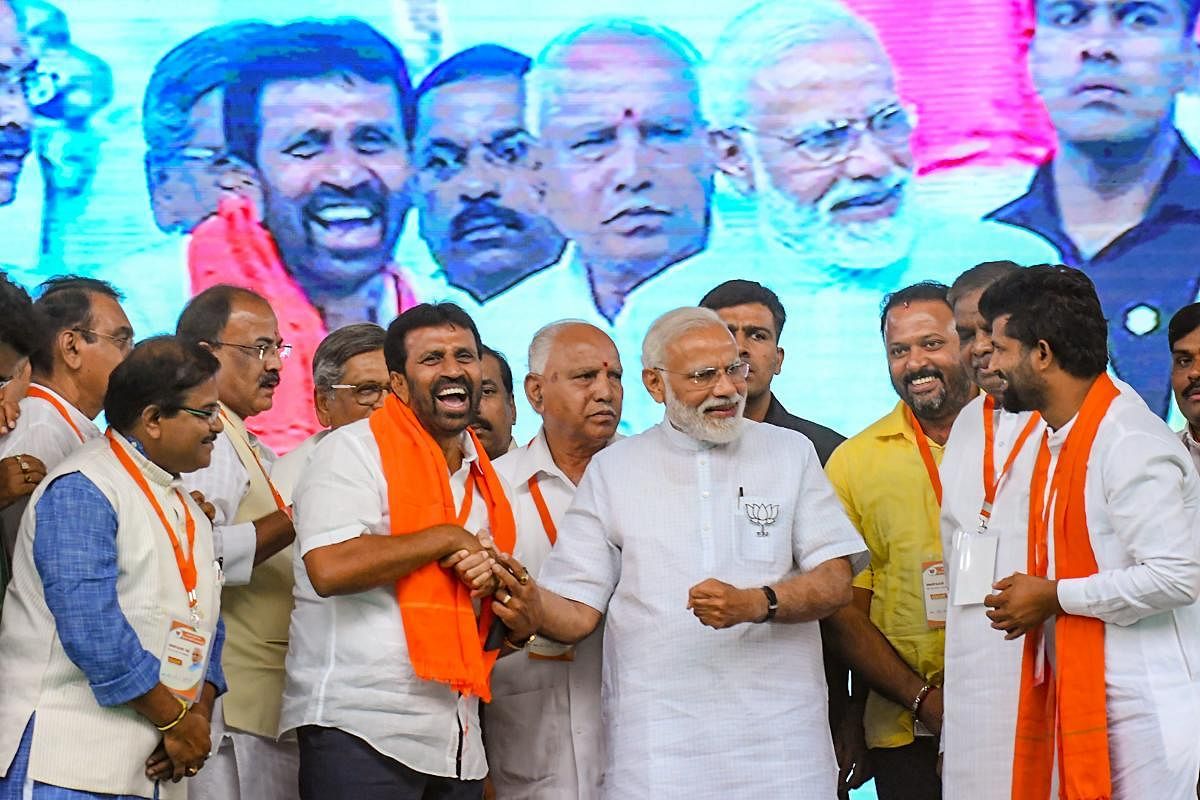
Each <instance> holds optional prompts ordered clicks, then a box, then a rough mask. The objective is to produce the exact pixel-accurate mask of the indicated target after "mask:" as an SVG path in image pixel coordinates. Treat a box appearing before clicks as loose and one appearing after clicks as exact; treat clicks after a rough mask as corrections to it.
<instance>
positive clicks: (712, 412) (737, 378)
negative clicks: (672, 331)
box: [642, 323, 746, 444]
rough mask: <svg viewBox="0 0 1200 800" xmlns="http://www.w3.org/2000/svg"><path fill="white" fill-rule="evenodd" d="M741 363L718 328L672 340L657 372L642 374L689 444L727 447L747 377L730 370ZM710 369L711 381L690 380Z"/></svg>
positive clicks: (736, 430)
mask: <svg viewBox="0 0 1200 800" xmlns="http://www.w3.org/2000/svg"><path fill="white" fill-rule="evenodd" d="M738 363H740V360H739V359H738V347H737V342H735V341H734V340H733V336H732V334H730V333H729V330H728V329H727V328H726V327H725V326H724V325H722V324H720V323H713V324H712V325H708V326H705V327H702V328H694V329H691V330H688V331H687V332H686V333H684V334H681V335H679V336H676V337H675V338H674V339H672V340H671V341H670V342H669V343H668V344H667V346H666V348H665V358H664V363H663V368H662V369H644V370H642V380H643V382H644V383H645V384H646V388H647V390H649V392H650V395H651V396H652V397H653V398H654V399H655V400H657V401H658V402H660V403H664V404H665V405H666V407H667V419H668V420H670V422H671V424H672V425H674V426H675V427H676V428H678V429H679V430H681V431H683V432H684V433H686V434H687V435H689V436H691V437H692V438H694V439H699V440H700V441H704V442H711V443H713V444H727V443H729V442H732V441H733V440H735V439H737V437H738V436H740V435H741V433H742V412H743V411H744V410H745V408H746V378H745V375H744V374H743V373H741V372H737V371H736V370H735V371H734V372H733V374H731V368H732V367H734V366H735V365H736V364H738ZM704 370H715V373H716V376H715V380H714V381H711V382H709V381H702V382H699V383H698V382H697V381H695V380H693V379H692V378H691V377H690V376H692V375H696V374H698V373H700V372H702V371H704Z"/></svg>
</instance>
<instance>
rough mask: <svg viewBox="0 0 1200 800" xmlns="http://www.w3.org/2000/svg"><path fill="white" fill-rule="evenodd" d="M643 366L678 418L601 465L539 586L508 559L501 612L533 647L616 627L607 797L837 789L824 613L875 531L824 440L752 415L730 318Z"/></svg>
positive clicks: (669, 326)
mask: <svg viewBox="0 0 1200 800" xmlns="http://www.w3.org/2000/svg"><path fill="white" fill-rule="evenodd" d="M642 365H643V370H642V382H643V384H644V385H645V387H646V389H647V391H648V392H649V393H650V394H651V396H652V397H653V398H654V399H655V401H656V402H658V403H660V404H663V405H665V406H666V413H665V417H664V419H663V420H662V423H661V424H660V425H658V426H656V427H654V428H651V429H650V430H648V431H646V432H645V433H643V434H640V435H638V436H633V437H630V438H627V439H622V440H621V441H618V442H614V443H612V444H610V445H609V446H607V447H605V448H604V449H603V450H601V451H600V452H599V453H597V454H596V455H595V456H593V457H592V459H591V461H590V462H589V463H588V465H587V470H586V471H585V472H584V473H583V479H582V481H581V482H580V484H579V488H578V490H577V491H576V492H575V498H574V501H573V503H572V505H571V507H570V509H569V510H568V511H567V512H566V514H565V515H564V516H563V518H562V520H561V523H560V525H559V530H558V538H557V542H556V543H555V545H554V548H553V549H552V550H551V552H550V555H549V557H548V558H547V559H546V561H545V563H544V564H543V565H542V568H541V571H540V574H539V576H538V578H537V581H534V580H525V581H524V582H523V581H522V578H523V577H524V576H525V574H526V573H525V572H524V568H523V567H522V566H521V565H520V564H519V563H517V562H515V561H513V560H512V559H510V558H508V557H505V556H503V555H501V556H500V557H499V561H500V562H502V563H499V564H496V565H495V567H494V574H495V575H496V576H497V578H498V579H499V580H500V581H501V583H502V585H503V586H504V587H505V589H507V590H508V591H510V592H512V593H513V597H512V599H511V600H510V601H509V602H508V603H504V604H502V603H495V602H494V603H492V609H493V610H494V611H495V613H496V614H497V615H499V616H500V617H501V619H503V620H504V621H505V622H506V623H507V624H508V625H509V627H510V628H511V635H510V636H509V640H510V642H515V643H518V644H523V643H524V642H525V641H527V640H528V639H529V638H530V636H531V635H532V634H534V633H537V634H540V635H541V636H545V637H547V638H550V639H553V640H554V641H557V642H566V643H571V642H578V641H580V640H582V639H583V638H584V637H586V636H587V635H589V634H590V633H591V632H592V631H593V630H595V629H596V626H597V625H598V624H599V623H600V620H601V617H602V616H603V617H604V619H605V628H604V662H605V663H604V677H603V692H602V701H601V702H602V712H603V713H602V719H603V720H604V739H605V741H604V744H605V749H606V753H605V756H604V761H605V769H604V785H603V789H602V796H603V797H609V798H625V797H692V798H727V797H796V796H806V797H821V798H830V797H833V796H834V783H835V776H836V766H835V763H834V755H833V747H832V744H831V743H830V739H829V728H828V721H827V720H826V695H825V677H824V670H823V668H822V664H821V641H820V635H821V634H820V629H819V626H818V624H817V620H819V619H821V618H823V617H825V616H827V615H829V614H830V613H832V612H834V611H836V610H837V609H838V608H840V607H842V606H843V605H845V604H846V603H848V602H850V580H851V576H852V575H853V573H854V572H855V571H856V569H861V568H862V567H863V566H864V565H865V563H866V551H865V548H864V546H863V542H862V539H861V537H859V535H858V534H857V533H856V532H855V531H854V529H853V528H852V527H851V525H850V523H849V522H848V521H847V519H846V516H845V513H844V512H843V511H842V509H841V508H840V507H839V505H838V502H837V499H836V497H835V495H834V493H833V490H832V489H831V488H830V486H829V481H828V480H827V479H826V478H825V476H824V474H822V472H821V467H820V463H819V462H818V460H817V454H816V451H815V450H814V449H813V446H812V443H811V442H810V441H809V440H808V439H806V438H805V437H804V436H802V435H800V434H799V433H796V432H795V431H790V430H786V429H784V428H778V427H775V426H773V425H763V424H760V423H756V422H750V421H749V420H746V419H744V418H743V416H742V412H743V409H744V407H745V402H746V375H747V372H748V369H749V367H748V365H747V364H746V362H744V361H741V360H740V359H739V358H738V346H737V343H736V342H735V341H734V338H733V335H732V334H730V332H729V329H728V327H727V326H726V324H725V323H724V322H722V321H721V318H720V317H719V316H717V314H716V313H715V312H713V311H711V310H709V309H707V308H695V307H691V308H681V309H676V310H674V311H670V312H668V313H667V314H664V315H663V316H662V317H660V318H659V319H658V320H657V321H655V323H654V324H653V326H652V327H651V328H650V330H649V332H648V333H647V334H646V338H645V342H644V345H643V357H642ZM510 569H511V570H512V571H511V572H510V571H509V570H510ZM514 576H516V577H514ZM539 584H540V585H539ZM710 629H711V630H710ZM525 646H529V645H525Z"/></svg>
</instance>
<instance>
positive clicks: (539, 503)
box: [529, 475, 558, 547]
mask: <svg viewBox="0 0 1200 800" xmlns="http://www.w3.org/2000/svg"><path fill="white" fill-rule="evenodd" d="M529 494H531V495H532V496H533V504H534V505H535V506H536V507H537V512H538V516H539V517H541V518H542V528H543V529H544V530H545V531H546V538H547V539H549V540H550V546H551V547H553V546H554V543H555V542H556V541H558V527H557V526H556V525H555V524H554V518H553V517H551V516H550V509H549V508H548V507H547V506H546V498H545V497H544V496H543V495H542V487H540V486H538V476H537V475H534V476H533V477H531V478H530V479H529Z"/></svg>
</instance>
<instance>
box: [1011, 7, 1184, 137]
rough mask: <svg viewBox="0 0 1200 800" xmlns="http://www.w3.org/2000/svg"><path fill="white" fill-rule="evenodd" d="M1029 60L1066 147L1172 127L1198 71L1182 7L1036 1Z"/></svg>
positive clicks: (1135, 135)
mask: <svg viewBox="0 0 1200 800" xmlns="http://www.w3.org/2000/svg"><path fill="white" fill-rule="evenodd" d="M1036 11H1037V18H1036V25H1035V29H1034V37H1033V40H1032V42H1031V44H1030V49H1029V60H1030V69H1031V72H1032V73H1033V79H1034V83H1035V84H1036V85H1037V89H1038V92H1039V93H1040V94H1041V96H1042V100H1043V101H1044V102H1045V104H1046V108H1047V110H1048V111H1049V112H1050V118H1051V120H1052V121H1053V123H1054V127H1055V129H1056V130H1057V131H1058V135H1059V137H1060V138H1062V139H1063V140H1065V141H1067V142H1079V143H1086V142H1124V141H1136V140H1140V139H1145V138H1147V137H1149V136H1152V135H1153V134H1155V133H1156V132H1157V131H1158V130H1159V129H1161V128H1162V127H1163V126H1167V125H1170V124H1171V118H1172V112H1173V111H1174V108H1175V97H1176V95H1178V94H1179V93H1180V92H1181V91H1183V89H1184V88H1185V87H1186V85H1187V81H1188V79H1189V77H1190V76H1191V75H1193V74H1194V72H1195V70H1196V64H1197V60H1198V59H1197V45H1196V42H1195V41H1194V39H1193V38H1192V35H1191V34H1192V31H1190V30H1188V26H1187V18H1186V15H1185V9H1184V3H1183V2H1181V0H1038V2H1037V9H1036Z"/></svg>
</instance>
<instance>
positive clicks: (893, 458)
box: [825, 281, 978, 800]
mask: <svg viewBox="0 0 1200 800" xmlns="http://www.w3.org/2000/svg"><path fill="white" fill-rule="evenodd" d="M947 291H948V287H947V286H946V285H945V284H940V283H934V282H932V281H929V282H924V283H917V284H914V285H912V286H908V287H905V288H903V289H901V290H899V291H897V292H893V293H891V294H890V295H888V296H887V297H886V298H885V299H884V304H883V312H882V314H881V315H880V331H881V333H882V335H883V343H884V348H885V351H886V354H887V363H888V373H889V375H890V377H891V381H892V387H893V388H894V389H895V391H896V394H898V395H899V396H900V400H899V402H898V403H897V404H896V406H895V408H893V409H892V411H891V412H890V413H888V414H887V415H886V416H884V417H882V418H881V419H879V420H878V421H877V422H875V423H874V424H872V425H870V426H869V427H867V429H866V430H864V431H862V432H861V433H859V434H858V435H856V436H852V437H851V438H849V439H847V440H846V441H845V442H844V443H843V444H842V445H841V446H839V447H838V449H837V450H835V451H834V452H833V455H832V456H831V457H830V459H829V462H828V463H827V464H826V465H825V471H826V472H827V473H828V475H829V480H830V481H831V482H832V483H833V487H834V489H835V490H836V491H837V494H838V496H839V497H840V498H841V501H842V504H843V505H844V506H845V508H846V513H847V514H848V515H849V517H850V520H851V522H853V523H854V525H855V527H857V528H858V530H859V532H860V533H862V535H863V538H864V539H865V540H866V542H867V547H868V548H870V551H871V565H870V567H869V568H868V569H866V570H864V571H863V572H862V573H860V574H859V575H858V577H856V578H855V580H854V602H853V604H851V605H849V606H847V607H846V608H843V609H841V610H839V611H838V612H837V613H836V614H834V615H832V616H831V617H830V618H829V619H828V620H827V621H826V623H825V628H826V633H827V634H828V635H827V636H826V637H825V642H826V644H827V646H828V647H830V649H832V650H833V652H834V653H835V654H837V655H838V656H839V657H840V658H841V659H842V660H843V661H845V662H846V663H847V664H849V665H850V668H851V669H852V670H854V683H855V685H854V691H853V697H852V699H851V708H850V711H849V712H848V713H847V714H846V717H845V718H844V719H843V720H842V724H841V730H840V731H839V735H838V737H837V738H838V740H839V748H840V749H841V750H842V753H843V756H847V755H848V756H850V757H851V758H850V759H849V760H846V761H844V763H843V765H842V766H843V770H842V780H843V783H847V782H848V787H847V788H853V787H855V786H857V785H859V784H861V783H862V782H863V781H864V780H865V779H866V777H867V776H868V775H870V773H871V771H872V770H873V772H874V776H875V791H876V792H877V793H878V795H879V798H880V800H911V799H915V800H936V799H937V798H941V796H942V792H941V778H940V777H939V775H938V772H937V760H938V738H937V737H938V734H939V732H940V730H941V725H942V690H941V685H942V678H943V658H944V652H945V627H946V610H947V602H946V601H947V589H946V580H945V571H944V569H943V567H942V540H941V528H940V518H939V512H940V506H941V500H942V490H941V478H940V476H939V473H938V464H939V463H940V461H941V458H942V453H943V450H944V447H945V444H946V439H947V438H948V437H949V435H950V428H951V426H952V425H953V424H954V420H955V419H957V418H958V414H959V412H960V411H961V410H962V409H963V407H964V406H966V405H967V403H969V402H970V401H971V400H972V399H973V398H974V397H975V395H976V394H977V393H978V389H977V388H976V386H975V384H974V383H972V381H971V377H970V375H969V374H968V372H967V369H966V367H965V366H964V365H963V362H962V360H961V359H960V349H959V343H958V334H957V332H956V329H955V324H954V312H953V310H952V309H951V307H950V303H949V301H948V300H947V299H946V294H947ZM868 688H869V689H870V693H869V695H868V693H867V691H866V690H867V689H868ZM864 735H865V744H866V746H867V747H868V748H870V750H869V755H868V756H867V757H866V758H865V759H864V758H863V757H862V749H861V747H862V743H863V738H864ZM851 767H853V771H852V774H851Z"/></svg>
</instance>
